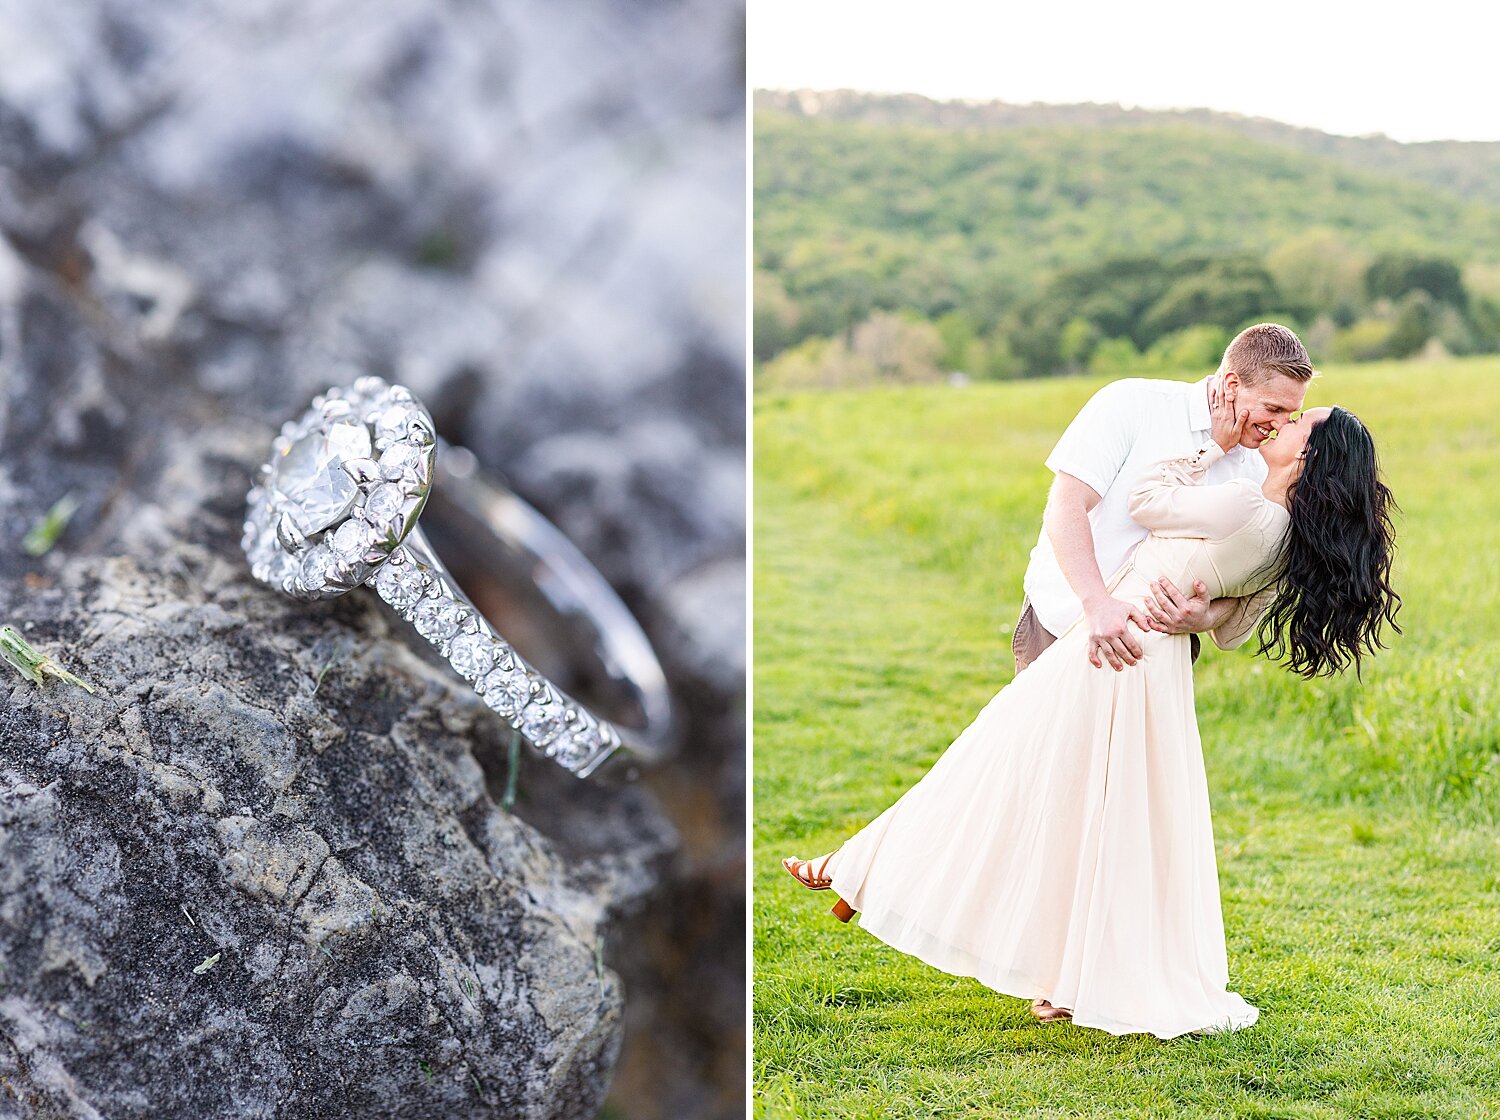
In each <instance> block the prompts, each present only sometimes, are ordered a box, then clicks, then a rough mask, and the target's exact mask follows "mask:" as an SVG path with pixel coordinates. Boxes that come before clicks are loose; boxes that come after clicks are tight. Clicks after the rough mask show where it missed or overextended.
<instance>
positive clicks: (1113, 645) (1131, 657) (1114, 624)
mask: <svg viewBox="0 0 1500 1120" xmlns="http://www.w3.org/2000/svg"><path fill="white" fill-rule="evenodd" d="M1083 613H1084V618H1085V619H1086V620H1087V622H1088V627H1089V664H1091V665H1093V667H1094V668H1095V669H1102V668H1104V663H1103V662H1101V661H1100V660H1099V658H1100V656H1101V655H1102V656H1103V658H1104V660H1105V661H1108V662H1109V667H1110V668H1111V669H1113V670H1114V671H1115V672H1117V673H1118V672H1120V671H1122V670H1123V669H1124V668H1125V666H1126V665H1134V664H1135V663H1136V662H1137V661H1139V660H1140V659H1141V658H1142V657H1144V656H1145V651H1144V650H1142V649H1141V643H1140V642H1139V641H1137V640H1136V637H1135V635H1134V634H1132V633H1131V632H1130V624H1131V623H1132V622H1134V623H1135V624H1136V625H1137V626H1138V627H1140V628H1141V629H1142V630H1149V629H1151V619H1150V616H1148V615H1147V614H1146V612H1145V611H1143V610H1142V609H1141V608H1140V607H1135V606H1132V605H1131V604H1129V603H1127V602H1125V601H1124V600H1123V599H1114V598H1111V597H1110V596H1108V595H1100V596H1098V597H1097V598H1094V599H1090V600H1089V601H1088V602H1087V603H1085V604H1084V605H1083Z"/></svg>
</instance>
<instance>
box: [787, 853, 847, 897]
mask: <svg viewBox="0 0 1500 1120" xmlns="http://www.w3.org/2000/svg"><path fill="white" fill-rule="evenodd" d="M833 856H834V853H833V852H829V853H828V854H827V855H826V856H818V857H817V858H816V859H797V858H795V857H793V856H787V857H786V858H785V859H783V860H782V861H781V866H782V867H784V868H786V873H787V874H788V875H790V876H791V877H792V878H793V879H796V880H797V882H799V883H801V884H802V885H803V886H804V887H806V888H807V889H808V890H810V891H826V890H827V889H828V888H829V887H831V886H833V877H832V876H831V875H829V874H828V861H829V860H831V859H832V858H833Z"/></svg>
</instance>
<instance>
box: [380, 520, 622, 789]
mask: <svg viewBox="0 0 1500 1120" xmlns="http://www.w3.org/2000/svg"><path fill="white" fill-rule="evenodd" d="M435 559H436V558H435V557H434V556H432V555H431V554H428V555H427V556H426V557H425V559H424V558H423V555H422V549H421V548H420V547H418V546H416V545H414V544H413V543H412V542H408V543H407V544H404V545H402V546H401V547H399V548H398V549H396V551H395V552H393V553H392V554H391V556H390V559H388V560H387V561H386V562H385V564H383V565H382V566H381V568H380V571H378V572H377V573H376V574H375V578H374V580H373V581H372V582H373V586H374V588H375V591H376V593H377V594H379V595H380V597H381V598H382V599H384V600H385V601H386V602H387V603H388V604H389V605H390V606H391V607H392V608H393V609H394V610H396V611H397V612H398V613H399V614H400V615H401V617H402V618H405V619H406V620H407V621H409V622H411V623H412V625H414V626H415V627H416V628H417V632H418V633H420V634H421V635H422V637H424V638H426V639H427V640H428V641H429V642H431V643H432V644H433V646H435V647H436V648H437V650H438V652H439V653H441V654H442V655H443V656H444V657H446V658H447V659H448V664H450V665H452V666H453V668H454V669H455V670H457V672H458V674H459V675H460V676H462V677H463V678H464V679H465V680H466V681H468V682H469V683H470V684H472V685H473V686H474V691H476V692H477V693H479V695H480V696H482V697H483V698H484V702H485V703H486V704H488V705H489V706H490V707H491V708H493V709H494V710H495V711H496V712H497V713H499V715H500V716H501V717H502V718H503V719H504V720H505V721H506V722H507V723H509V724H510V725H511V726H512V727H513V728H515V729H516V730H517V731H519V732H521V733H522V734H523V735H525V736H526V738H527V739H529V740H530V741H531V743H532V745H533V746H535V747H537V748H538V749H540V750H541V751H542V752H543V753H544V754H545V755H547V757H549V758H552V759H554V760H556V762H557V763H558V764H559V765H561V766H563V767H566V768H567V769H569V770H571V771H573V772H574V773H575V774H577V775H578V776H579V777H587V776H588V775H589V774H591V773H593V771H594V769H595V768H596V767H598V765H599V764H600V763H601V762H603V761H604V759H605V758H607V757H608V756H609V754H610V753H611V752H612V751H614V750H615V749H616V748H617V747H619V746H620V736H619V733H618V732H617V731H616V730H615V728H614V727H613V725H611V724H610V723H608V722H607V721H605V720H601V719H598V718H597V717H595V716H594V715H593V714H592V713H590V712H589V711H588V710H587V709H586V708H584V707H583V706H582V705H581V704H578V703H577V702H576V701H574V700H572V699H571V698H570V697H568V696H567V695H566V694H564V693H562V692H561V691H559V690H558V689H557V688H555V687H554V686H553V685H552V684H551V682H549V681H548V680H547V678H546V677H544V676H542V674H541V673H539V672H538V671H537V670H536V669H534V668H533V667H532V666H530V665H528V664H527V663H526V661H525V660H524V659H523V658H522V657H521V655H520V654H518V653H517V652H516V651H515V650H514V649H512V648H511V646H510V645H509V643H507V642H506V641H505V639H504V638H502V637H501V636H500V635H499V633H497V632H496V630H495V628H494V627H493V626H491V625H490V624H489V623H488V622H487V621H486V620H485V618H484V616H483V615H481V614H480V613H479V611H478V610H476V609H475V607H474V605H473V604H472V603H471V602H469V600H468V598H467V597H466V596H465V595H464V593H463V592H462V591H461V590H459V588H458V586H457V585H456V584H455V583H454V582H453V581H452V579H451V578H450V577H449V576H448V575H447V574H446V573H445V572H444V571H443V570H442V568H441V566H440V565H438V564H436V563H433V561H434V560H435Z"/></svg>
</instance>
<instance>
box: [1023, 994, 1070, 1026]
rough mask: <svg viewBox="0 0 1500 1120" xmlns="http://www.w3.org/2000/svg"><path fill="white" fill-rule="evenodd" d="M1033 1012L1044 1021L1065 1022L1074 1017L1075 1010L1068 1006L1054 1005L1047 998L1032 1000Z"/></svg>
mask: <svg viewBox="0 0 1500 1120" xmlns="http://www.w3.org/2000/svg"><path fill="white" fill-rule="evenodd" d="M1031 1013H1032V1014H1033V1015H1035V1016H1036V1018H1037V1021H1038V1022H1042V1023H1065V1022H1067V1021H1068V1020H1070V1019H1072V1018H1073V1012H1072V1011H1070V1010H1069V1009H1068V1008H1066V1007H1054V1006H1052V1004H1051V1002H1050V1001H1048V1000H1045V999H1036V1000H1032V1001H1031Z"/></svg>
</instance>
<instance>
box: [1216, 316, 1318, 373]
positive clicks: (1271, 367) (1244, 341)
mask: <svg viewBox="0 0 1500 1120" xmlns="http://www.w3.org/2000/svg"><path fill="white" fill-rule="evenodd" d="M1219 372H1220V373H1236V374H1238V375H1239V378H1240V384H1242V385H1259V384H1260V383H1261V382H1263V381H1265V380H1266V379H1267V378H1269V377H1270V376H1272V375H1273V374H1277V373H1279V374H1282V375H1283V376H1285V377H1290V378H1292V379H1293V380H1294V381H1301V382H1303V383H1306V382H1308V381H1311V380H1312V379H1313V377H1314V375H1315V371H1314V370H1313V365H1312V359H1311V358H1309V357H1308V356H1307V349H1306V347H1304V346H1303V345H1302V340H1301V339H1300V338H1298V337H1297V335H1296V334H1295V333H1294V332H1293V331H1292V330H1291V328H1289V327H1283V326H1282V325H1281V324H1280V323H1256V324H1255V325H1254V326H1253V327H1246V328H1245V329H1244V330H1242V331H1240V333H1239V334H1237V335H1235V336H1234V340H1233V341H1232V342H1230V344H1229V345H1228V346H1226V347H1225V348H1224V359H1223V361H1221V362H1220V363H1219Z"/></svg>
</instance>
